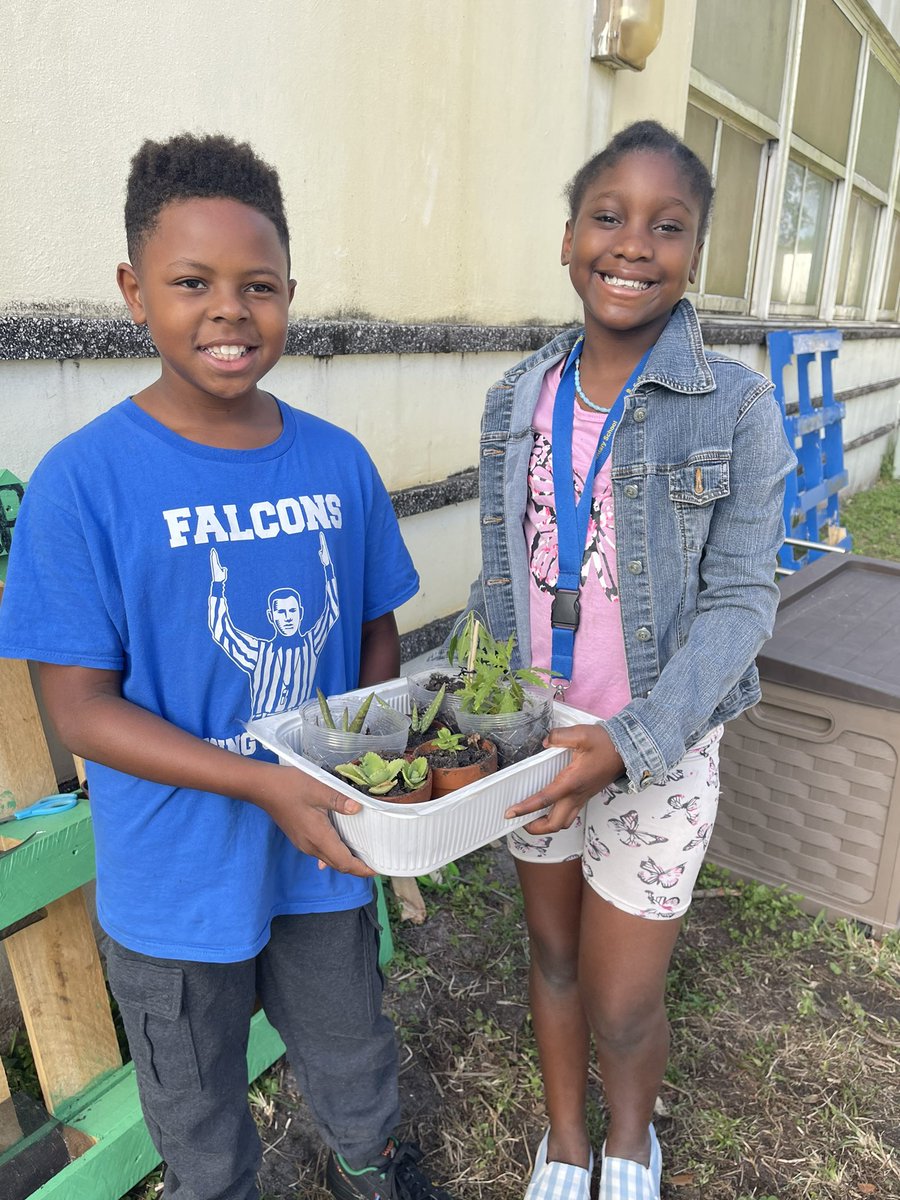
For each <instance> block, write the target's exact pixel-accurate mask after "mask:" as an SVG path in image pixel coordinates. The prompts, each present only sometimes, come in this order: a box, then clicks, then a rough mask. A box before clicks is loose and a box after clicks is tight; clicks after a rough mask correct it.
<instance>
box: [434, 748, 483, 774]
mask: <svg viewBox="0 0 900 1200" xmlns="http://www.w3.org/2000/svg"><path fill="white" fill-rule="evenodd" d="M488 755H489V751H487V750H485V749H484V747H483V746H482V745H481V744H479V745H476V746H464V747H463V748H462V749H461V750H458V751H457V752H456V753H452V752H451V751H449V750H429V751H428V752H427V753H426V755H425V757H426V758H427V759H428V761H429V762H430V763H431V766H432V770H433V769H434V768H435V767H437V768H438V770H440V771H451V770H452V769H453V768H454V767H471V766H473V765H474V764H475V763H480V762H482V761H483V760H484V759H486V758H487V757H488Z"/></svg>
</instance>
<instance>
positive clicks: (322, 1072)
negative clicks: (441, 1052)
mask: <svg viewBox="0 0 900 1200" xmlns="http://www.w3.org/2000/svg"><path fill="white" fill-rule="evenodd" d="M104 950H105V952H106V960H107V969H108V972H109V984H110V988H111V989H112V993H113V995H114V996H115V998H116V1001H117V1003H118V1005H119V1008H120V1010H121V1013H122V1019H123V1021H124V1024H125V1032H126V1034H127V1036H128V1044H129V1046H130V1048H131V1055H132V1059H133V1061H134V1066H135V1071H136V1074H137V1081H138V1091H139V1093H140V1099H141V1107H142V1109H143V1113H144V1118H145V1120H146V1123H147V1128H148V1129H149V1131H150V1136H151V1138H152V1139H153V1144H154V1146H155V1147H156V1149H157V1150H158V1151H159V1154H160V1156H161V1157H162V1159H163V1160H164V1162H165V1163H166V1164H167V1169H166V1176H165V1192H164V1196H165V1200H257V1198H258V1196H259V1191H258V1188H257V1184H256V1172H257V1170H258V1168H259V1165H260V1162H261V1157H262V1151H261V1146H260V1140H259V1135H258V1134H257V1132H256V1126H255V1125H254V1123H253V1118H252V1116H251V1114H250V1109H249V1106H248V1103H247V1060H246V1052H247V1041H248V1035H249V1026H250V1017H251V1015H252V1013H253V1008H254V1002H255V1000H256V997H257V996H259V999H260V1000H261V1001H262V1004H263V1007H264V1009H265V1011H266V1016H267V1017H268V1018H269V1020H270V1021H271V1023H272V1024H273V1025H274V1026H275V1028H276V1029H277V1030H278V1032H279V1033H280V1034H281V1037H282V1040H283V1041H284V1044H285V1046H286V1047H287V1054H288V1059H289V1061H290V1064H291V1067H292V1068H293V1070H294V1074H295V1075H296V1077H297V1080H298V1082H299V1085H300V1090H301V1092H302V1093H303V1096H304V1097H305V1099H306V1101H307V1103H308V1104H309V1107H310V1109H311V1111H312V1114H313V1117H314V1119H315V1122H316V1124H317V1126H318V1129H319V1132H320V1133H321V1135H322V1138H323V1139H324V1141H325V1142H326V1143H327V1144H328V1145H329V1146H330V1147H331V1148H332V1149H333V1150H337V1151H338V1152H339V1153H341V1154H342V1155H344V1157H345V1158H346V1159H347V1160H348V1161H349V1162H350V1164H351V1165H352V1166H362V1165H364V1164H365V1163H368V1162H371V1161H372V1160H373V1159H375V1158H376V1157H377V1155H378V1154H379V1153H380V1152H381V1150H382V1149H383V1148H384V1146H385V1143H386V1141H387V1139H388V1137H389V1135H390V1134H392V1133H393V1132H394V1130H395V1128H396V1126H397V1123H398V1121H399V1119H400V1109H399V1098H398V1084H397V1050H396V1044H395V1041H394V1029H393V1026H392V1024H391V1022H390V1021H389V1019H388V1018H387V1017H386V1016H384V1015H383V1013H382V1011H381V994H382V985H383V980H382V977H381V972H380V970H379V968H378V925H377V917H376V913H375V906H374V904H371V905H366V906H365V907H364V908H356V909H350V910H348V911H345V912H327V913H309V914H304V915H302V916H283V917H276V918H275V919H274V920H273V921H272V932H271V938H270V940H269V943H268V945H267V946H266V947H265V949H263V950H262V951H261V952H260V954H259V955H258V956H257V957H256V958H255V959H248V960H246V961H244V962H236V963H198V962H185V961H182V960H175V959H163V958H150V957H148V956H146V955H143V954H137V953H134V952H133V951H131V950H127V949H126V948H125V947H124V946H121V945H119V943H118V942H115V941H113V940H112V939H111V938H107V939H105V946H104Z"/></svg>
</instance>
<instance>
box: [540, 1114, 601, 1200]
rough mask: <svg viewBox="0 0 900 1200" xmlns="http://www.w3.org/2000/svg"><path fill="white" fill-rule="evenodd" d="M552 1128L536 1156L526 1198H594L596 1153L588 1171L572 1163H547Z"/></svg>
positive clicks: (577, 1199) (550, 1199)
mask: <svg viewBox="0 0 900 1200" xmlns="http://www.w3.org/2000/svg"><path fill="white" fill-rule="evenodd" d="M549 1137H550V1130H549V1129H548V1130H547V1132H546V1133H545V1134H544V1136H543V1138H542V1139H541V1144H540V1145H539V1146H538V1149H537V1154H536V1155H535V1156H534V1171H533V1172H532V1174H531V1182H530V1183H529V1184H528V1190H527V1191H526V1193H525V1200H590V1197H591V1173H592V1172H593V1170H594V1155H593V1153H592V1154H591V1161H590V1164H589V1165H588V1168H587V1170H585V1169H584V1167H576V1166H573V1164H572V1163H562V1162H547V1140H548V1138H549Z"/></svg>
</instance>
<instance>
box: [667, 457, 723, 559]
mask: <svg viewBox="0 0 900 1200" xmlns="http://www.w3.org/2000/svg"><path fill="white" fill-rule="evenodd" d="M729 491H730V485H729V473H728V459H727V458H721V459H714V460H713V461H709V460H705V461H703V462H696V461H695V462H688V463H685V464H684V465H683V466H680V467H673V468H672V470H671V471H670V472H669V499H670V500H671V502H672V503H673V504H674V505H675V512H676V514H677V517H678V524H679V528H680V529H681V538H682V544H683V545H684V548H685V550H687V551H699V550H701V549H702V548H703V545H704V543H705V541H706V534H707V530H708V529H709V522H710V518H711V516H712V508H711V505H712V504H713V502H714V501H715V500H721V499H722V497H723V496H727V495H728V494H729Z"/></svg>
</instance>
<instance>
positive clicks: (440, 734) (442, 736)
mask: <svg viewBox="0 0 900 1200" xmlns="http://www.w3.org/2000/svg"><path fill="white" fill-rule="evenodd" d="M465 740H466V736H465V734H463V733H451V732H450V730H449V729H439V730H438V731H437V733H436V734H435V736H434V737H433V738H432V739H431V745H432V747H433V748H434V749H435V750H443V751H444V752H445V753H446V754H459V752H460V750H462V748H463V742H464V741H465Z"/></svg>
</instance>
